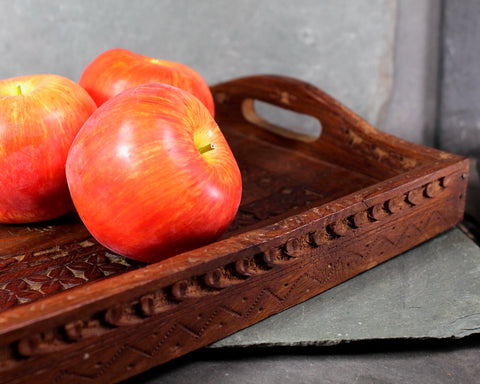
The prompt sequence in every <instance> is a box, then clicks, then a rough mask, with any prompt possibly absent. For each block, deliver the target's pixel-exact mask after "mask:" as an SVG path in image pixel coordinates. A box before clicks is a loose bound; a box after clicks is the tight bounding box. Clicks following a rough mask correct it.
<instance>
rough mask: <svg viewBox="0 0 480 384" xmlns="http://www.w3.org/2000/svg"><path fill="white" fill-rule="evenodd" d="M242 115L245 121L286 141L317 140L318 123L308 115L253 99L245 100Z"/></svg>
mask: <svg viewBox="0 0 480 384" xmlns="http://www.w3.org/2000/svg"><path fill="white" fill-rule="evenodd" d="M242 113H243V116H244V117H245V119H246V120H247V121H249V122H250V123H253V124H255V125H258V126H260V127H262V128H264V129H266V130H268V131H270V132H274V133H276V134H278V135H280V136H283V137H286V138H288V139H295V140H300V141H305V142H312V141H316V140H318V138H319V137H320V134H321V133H322V125H321V123H320V121H319V120H318V119H317V118H315V117H313V116H310V115H307V114H304V113H299V112H294V111H291V110H289V109H286V108H282V107H278V106H276V105H273V104H270V103H267V102H264V101H260V100H254V99H245V100H244V101H243V103H242Z"/></svg>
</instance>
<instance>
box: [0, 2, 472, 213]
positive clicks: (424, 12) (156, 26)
mask: <svg viewBox="0 0 480 384" xmlns="http://www.w3.org/2000/svg"><path fill="white" fill-rule="evenodd" d="M479 16H480V2H478V0H443V1H442V0H422V1H418V0H355V1H351V0H325V1H318V0H297V1H291V0H262V1H258V0H242V1H233V0H207V1H194V0H136V1H135V2H133V1H129V0H102V1H97V0H75V1H73V0H0V25H1V26H2V27H1V28H0V57H1V60H0V78H6V77H12V76H18V75H23V74H28V73H42V72H43V73H45V72H50V73H57V74H60V75H64V76H66V77H69V78H71V79H73V80H78V78H79V76H80V74H81V72H82V70H83V68H84V67H85V66H86V65H87V64H88V63H89V62H90V61H91V60H92V59H93V58H94V57H95V56H96V55H98V54H99V53H100V52H102V51H104V50H106V49H109V48H113V47H123V48H127V49H130V50H133V51H136V52H138V53H142V54H145V55H149V56H154V57H158V58H163V59H167V60H173V61H179V62H182V63H184V64H187V65H190V66H192V67H193V68H195V69H196V70H197V71H198V72H200V73H201V74H202V75H203V76H204V77H205V79H206V80H207V82H208V83H209V84H214V83H216V82H220V81H223V80H227V79H231V78H235V77H239V76H243V75H248V74H258V73H276V74H284V75H289V76H293V77H297V78H299V79H302V80H306V81H308V82H311V83H312V84H314V85H316V86H318V87H320V88H322V89H324V90H325V91H327V92H328V93H330V94H331V95H332V96H334V97H335V98H337V99H338V100H340V101H341V102H343V103H344V104H346V105H347V106H348V107H350V108H351V109H353V110H354V111H355V112H357V113H358V114H359V115H361V116H362V117H363V118H365V119H366V120H367V121H369V122H370V123H371V124H373V125H374V126H376V127H377V128H379V129H381V130H384V131H387V132H389V133H393V134H395V135H397V136H399V137H402V138H405V139H407V140H410V141H413V142H418V143H423V144H427V145H431V146H437V147H442V148H446V149H448V150H450V151H453V152H458V153H463V154H466V155H469V156H471V157H472V158H473V160H475V157H476V156H480V149H479V148H480V145H478V144H479V143H480V123H479V122H480V109H479V108H477V107H476V100H477V97H476V96H477V95H478V94H479V93H480V82H479V81H478V80H477V81H475V80H476V78H478V77H479V76H478V74H479V73H478V72H479V69H478V68H477V66H476V63H478V59H479V52H480V50H478V49H475V48H473V49H472V47H475V46H476V45H477V43H476V41H479V38H480V26H479V25H480V24H479V23H478V21H477V20H479ZM472 180H473V184H472V185H473V187H472V188H474V187H475V185H476V183H477V179H476V174H474V175H473V177H472ZM475 200H476V192H475V193H471V194H470V201H469V209H471V210H472V211H475V210H476V209H477V208H476V207H477V206H478V205H479V204H476V202H475ZM479 216H480V214H479Z"/></svg>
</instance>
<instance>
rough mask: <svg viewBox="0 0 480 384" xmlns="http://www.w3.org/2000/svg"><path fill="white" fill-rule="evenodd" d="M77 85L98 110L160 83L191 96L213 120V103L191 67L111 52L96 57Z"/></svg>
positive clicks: (123, 50) (121, 50)
mask: <svg viewBox="0 0 480 384" xmlns="http://www.w3.org/2000/svg"><path fill="white" fill-rule="evenodd" d="M78 82H79V84H80V85H81V86H82V87H84V88H85V89H86V90H87V91H88V93H90V95H91V96H92V97H93V100H95V102H96V103H97V105H98V106H100V105H102V104H103V103H104V102H105V101H107V100H108V99H110V98H111V97H112V96H114V95H116V94H118V93H120V92H121V91H124V90H126V89H128V88H130V87H133V86H135V85H140V84H147V83H164V84H169V85H173V86H175V87H178V88H181V89H184V90H187V91H189V92H191V93H193V94H194V95H195V96H196V97H198V99H199V100H200V101H201V102H202V103H203V104H204V105H205V106H206V107H207V108H208V110H209V111H210V113H211V114H212V116H214V110H215V108H214V102H213V96H212V93H211V92H210V88H209V87H208V85H207V83H206V82H205V80H204V79H203V77H202V76H201V75H200V74H199V73H197V72H196V71H195V70H193V69H192V68H191V67H189V66H186V65H183V64H180V63H176V62H172V61H167V60H160V59H156V58H152V57H148V56H143V55H140V54H137V53H134V52H131V51H128V50H126V49H121V48H115V49H110V50H107V51H105V52H103V53H101V54H100V55H98V56H97V57H96V58H95V59H93V61H92V62H91V63H90V64H88V65H87V66H86V68H85V69H84V71H83V73H82V75H81V76H80V79H79V81H78Z"/></svg>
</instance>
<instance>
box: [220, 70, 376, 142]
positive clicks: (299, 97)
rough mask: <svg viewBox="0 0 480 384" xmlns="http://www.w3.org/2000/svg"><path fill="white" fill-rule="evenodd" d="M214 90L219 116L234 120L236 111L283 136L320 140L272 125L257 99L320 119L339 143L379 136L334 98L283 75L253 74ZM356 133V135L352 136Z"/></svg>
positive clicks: (324, 127)
mask: <svg viewBox="0 0 480 384" xmlns="http://www.w3.org/2000/svg"><path fill="white" fill-rule="evenodd" d="M211 90H212V93H213V95H214V98H215V100H216V104H217V115H218V116H220V117H222V118H223V117H226V118H228V117H229V116H230V117H232V112H233V113H234V114H235V112H236V115H237V117H238V115H239V116H240V117H241V118H243V119H244V120H246V121H248V122H250V123H254V124H256V125H259V126H261V127H264V128H266V129H268V130H270V131H274V132H276V133H278V134H280V135H282V136H287V137H290V138H294V139H299V140H302V141H315V140H317V139H318V137H312V136H309V135H303V134H298V133H296V132H291V131H289V130H287V129H285V128H283V127H280V126H276V125H273V124H271V123H269V122H268V121H266V120H265V119H263V118H262V117H261V116H259V115H258V113H257V112H256V111H255V108H254V101H255V100H259V101H263V102H266V103H268V104H273V105H275V106H277V107H281V108H285V109H287V110H290V111H292V112H296V113H301V114H305V115H309V116H312V117H314V118H316V119H317V120H318V121H319V122H320V125H321V129H322V131H321V136H322V138H323V136H324V135H327V136H333V137H335V141H338V140H340V141H343V140H345V139H347V138H349V139H351V138H352V136H353V137H357V136H358V137H359V138H360V137H368V136H371V135H375V134H376V133H378V131H377V130H376V129H375V128H374V127H372V126H371V125H369V124H368V123H366V122H365V121H364V120H363V119H362V118H360V117H359V116H358V115H356V114H355V113H354V112H353V111H351V110H350V109H348V108H346V107H345V106H344V105H343V104H341V103H339V102H338V101H337V100H335V99H334V98H333V97H331V96H329V95H328V94H327V93H325V92H323V91H322V90H320V89H319V88H316V87H315V86H313V85H311V84H309V83H307V82H304V81H302V80H299V79H295V78H291V77H287V76H281V75H253V76H247V77H242V78H238V79H234V80H231V81H227V82H224V83H220V84H217V85H214V86H212V87H211ZM342 128H343V129H342ZM352 131H354V132H355V133H353V134H352ZM347 136H348V137H347Z"/></svg>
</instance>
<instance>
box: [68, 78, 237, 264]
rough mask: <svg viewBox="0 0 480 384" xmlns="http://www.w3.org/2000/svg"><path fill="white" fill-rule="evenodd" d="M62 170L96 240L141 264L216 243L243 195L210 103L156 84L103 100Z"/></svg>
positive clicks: (226, 144)
mask: <svg viewBox="0 0 480 384" xmlns="http://www.w3.org/2000/svg"><path fill="white" fill-rule="evenodd" d="M66 173H67V180H68V186H69V189H70V193H71V196H72V199H73V202H74V204H75V207H76V209H77V212H78V214H79V216H80V218H81V219H82V221H83V223H84V224H85V226H86V227H87V229H88V230H89V231H90V233H91V234H92V235H93V237H94V238H96V240H97V241H98V242H99V243H101V244H103V245H104V246H105V247H106V248H108V249H110V250H111V251H113V252H116V253H118V254H120V255H123V256H125V257H128V258H131V259H135V260H139V261H143V262H156V261H159V260H162V259H165V258H167V257H170V256H173V255H175V254H178V253H181V252H185V251H188V250H191V249H194V248H197V247H200V246H203V245H206V244H208V243H210V242H213V241H215V240H216V239H218V238H219V236H221V234H222V233H223V232H224V231H225V230H226V229H227V228H228V226H229V225H230V223H231V222H232V220H233V218H234V216H235V215H236V212H237V210H238V206H239V203H240V198H241V193H242V180H241V175H240V170H239V168H238V165H237V162H236V159H235V158H234V155H233V154H232V152H231V150H230V147H229V145H228V143H227V141H226V139H225V137H224V136H223V133H222V132H221V130H220V128H219V127H218V125H217V123H216V122H215V120H214V119H213V117H212V115H211V114H210V113H209V111H208V110H207V108H206V107H205V106H204V105H203V104H202V103H201V102H200V101H199V100H198V98H196V97H195V96H193V95H192V94H191V93H190V92H188V91H184V90H182V89H179V88H177V87H173V86H170V85H167V84H161V83H150V84H144V85H139V86H135V87H132V88H129V89H127V90H125V91H123V92H121V93H120V94H118V95H116V96H114V97H112V98H111V99H109V100H108V101H107V102H105V103H104V104H103V105H101V106H100V107H99V108H98V109H97V110H96V111H95V112H94V113H93V114H92V116H91V117H90V118H89V119H88V120H87V121H86V122H85V124H84V125H83V127H82V129H81V130H80V132H79V133H78V135H77V137H76V138H75V140H74V142H73V144H72V146H71V148H70V152H69V154H68V158H67V164H66Z"/></svg>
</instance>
